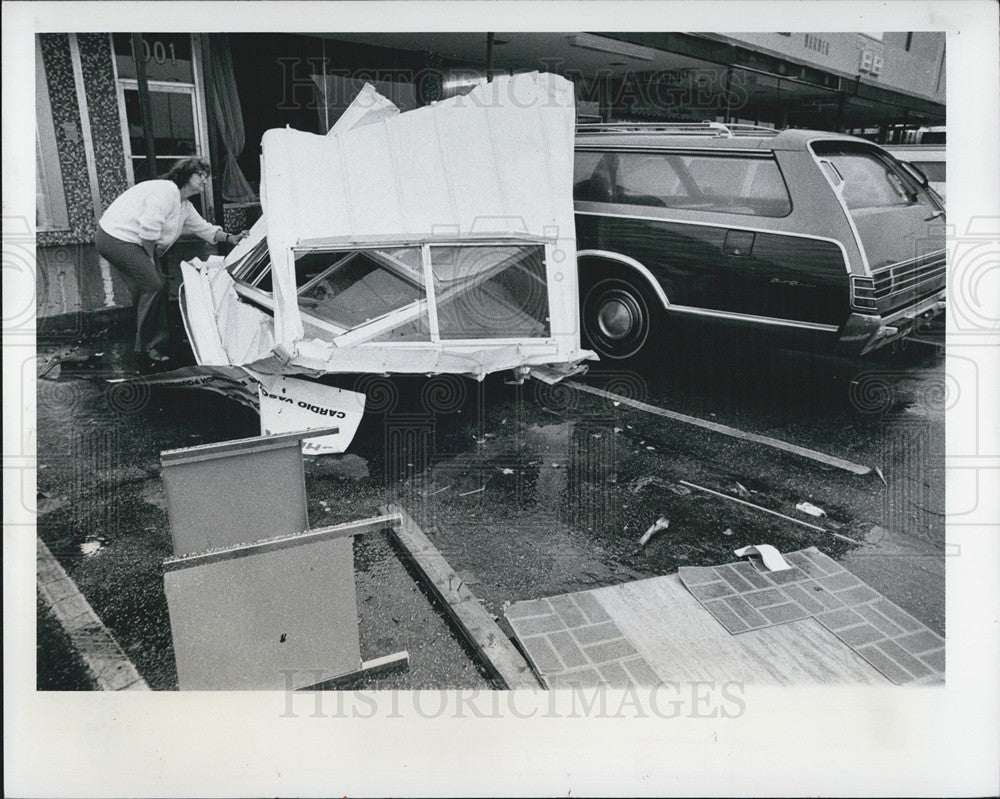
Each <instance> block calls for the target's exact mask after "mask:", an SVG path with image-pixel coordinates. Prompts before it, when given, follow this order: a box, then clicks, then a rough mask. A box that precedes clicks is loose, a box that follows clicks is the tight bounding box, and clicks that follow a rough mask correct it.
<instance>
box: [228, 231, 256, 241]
mask: <svg viewBox="0 0 1000 799" xmlns="http://www.w3.org/2000/svg"><path fill="white" fill-rule="evenodd" d="M249 235H250V231H249V230H241V231H240V232H239V233H227V234H226V238H225V242H226V244H233V245H235V244H239V243H240V242H241V241H243V239H245V238H246V237H247V236H249Z"/></svg>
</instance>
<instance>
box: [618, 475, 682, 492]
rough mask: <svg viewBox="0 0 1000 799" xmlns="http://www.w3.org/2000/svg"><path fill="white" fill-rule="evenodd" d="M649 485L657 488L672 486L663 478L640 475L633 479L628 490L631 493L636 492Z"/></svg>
mask: <svg viewBox="0 0 1000 799" xmlns="http://www.w3.org/2000/svg"><path fill="white" fill-rule="evenodd" d="M651 485H655V486H657V487H659V488H672V486H671V484H670V483H668V482H667V481H666V480H664V479H663V478H660V477H654V476H652V475H647V476H646V477H640V478H638V479H637V480H635V481H634V482H633V483H632V484H631V486H630V487H629V490H630V491H631V492H632V493H633V494H638V493H639V492H640V491H642V489H644V488H646V487H647V486H651Z"/></svg>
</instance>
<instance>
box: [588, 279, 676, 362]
mask: <svg viewBox="0 0 1000 799" xmlns="http://www.w3.org/2000/svg"><path fill="white" fill-rule="evenodd" d="M580 316H581V320H582V328H583V341H584V346H587V347H589V348H590V349H592V350H594V352H596V353H597V354H598V355H600V356H601V358H602V359H608V360H612V361H625V360H630V359H634V358H638V357H640V356H642V355H643V354H644V353H647V352H648V351H649V345H650V344H651V343H652V342H653V341H654V339H655V336H654V330H655V329H656V328H657V327H658V310H656V306H654V305H653V301H652V299H651V298H650V295H649V292H648V291H647V290H646V289H644V288H643V287H641V286H640V285H639V284H638V283H636V282H633V281H632V280H630V279H628V278H625V277H621V276H619V275H615V276H608V277H601V278H597V279H596V280H594V281H593V282H591V283H589V284H587V287H586V288H585V290H584V295H583V303H582V307H581V314H580Z"/></svg>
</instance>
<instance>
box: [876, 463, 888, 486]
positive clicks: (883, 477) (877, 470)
mask: <svg viewBox="0 0 1000 799" xmlns="http://www.w3.org/2000/svg"><path fill="white" fill-rule="evenodd" d="M875 474H877V475H878V476H879V479H880V480H881V481H882V482H883V483H884V484H885V485H886V487H887V488H888V486H889V481H888V480H886V479H885V475H884V474H882V470H881V469H880V468H878V466H876V467H875Z"/></svg>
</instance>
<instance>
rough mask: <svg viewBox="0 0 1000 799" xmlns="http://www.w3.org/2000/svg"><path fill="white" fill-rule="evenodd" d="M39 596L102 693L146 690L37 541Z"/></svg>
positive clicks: (119, 648)
mask: <svg viewBox="0 0 1000 799" xmlns="http://www.w3.org/2000/svg"><path fill="white" fill-rule="evenodd" d="M37 543H38V547H37V549H38V558H37V566H36V568H37V573H38V593H39V594H40V595H41V597H42V599H44V600H45V603H46V604H47V605H48V606H49V608H50V609H51V610H52V614H53V615H54V616H55V617H56V619H58V620H59V624H60V625H61V626H62V628H63V630H65V632H66V635H68V636H69V640H70V643H71V644H72V645H73V648H74V649H76V651H77V652H78V653H79V654H80V657H81V658H82V659H83V662H84V663H85V664H86V666H87V670H88V671H89V672H90V676H91V678H93V680H94V682H96V683H97V687H98V688H99V689H100V690H102V691H148V690H149V685H147V684H146V681H145V680H144V679H143V678H142V677H140V676H139V672H138V671H136V668H135V666H134V665H132V661H130V660H129V659H128V656H127V655H126V654H125V652H123V651H122V648H121V647H120V646H119V645H118V642H117V641H116V640H115V638H114V636H113V635H111V632H110V631H109V630H108V628H107V627H105V626H104V623H103V622H102V621H101V620H100V619H99V618H98V617H97V614H96V613H94V610H93V608H91V607H90V604H89V603H88V602H87V600H86V599H85V598H84V596H83V594H81V593H80V589H78V588H77V587H76V583H74V582H73V580H72V578H70V576H69V575H68V574H66V571H65V569H63V567H62V566H61V565H59V561H57V560H56V559H55V557H54V556H53V555H52V553H51V552H50V551H49V548H48V547H47V546H45V543H44V542H43V541H42V539H41V538H38V539H37Z"/></svg>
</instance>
